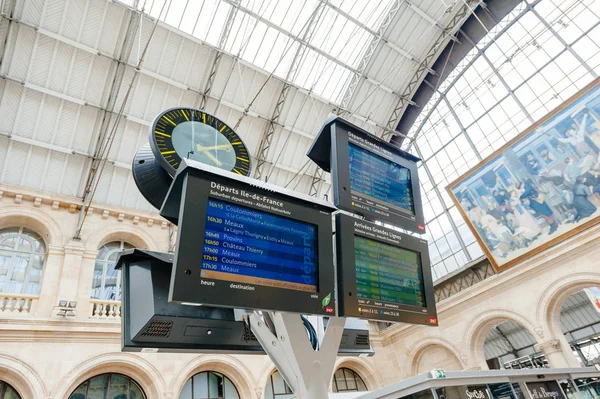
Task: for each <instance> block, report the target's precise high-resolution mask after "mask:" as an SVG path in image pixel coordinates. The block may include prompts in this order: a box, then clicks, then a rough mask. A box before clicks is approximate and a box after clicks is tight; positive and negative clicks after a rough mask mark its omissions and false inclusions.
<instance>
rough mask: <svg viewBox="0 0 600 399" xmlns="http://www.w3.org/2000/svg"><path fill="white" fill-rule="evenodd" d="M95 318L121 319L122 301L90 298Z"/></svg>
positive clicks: (92, 314)
mask: <svg viewBox="0 0 600 399" xmlns="http://www.w3.org/2000/svg"><path fill="white" fill-rule="evenodd" d="M90 304H91V305H92V306H91V315H90V317H91V318H93V319H118V320H120V319H121V301H109V300H102V299H90Z"/></svg>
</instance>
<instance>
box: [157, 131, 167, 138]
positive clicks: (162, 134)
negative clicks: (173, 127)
mask: <svg viewBox="0 0 600 399" xmlns="http://www.w3.org/2000/svg"><path fill="white" fill-rule="evenodd" d="M154 134H158V135H159V136H164V137H169V138H171V135H169V134H165V133H161V132H157V131H156V130H155V131H154Z"/></svg>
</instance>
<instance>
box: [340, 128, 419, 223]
mask: <svg viewBox="0 0 600 399" xmlns="http://www.w3.org/2000/svg"><path fill="white" fill-rule="evenodd" d="M330 129H331V132H330V134H331V179H332V191H333V203H334V205H335V206H337V207H338V208H339V209H342V210H344V211H348V212H352V213H354V214H357V215H360V216H363V217H364V218H365V219H367V220H370V221H376V220H377V221H381V222H385V223H389V224H392V225H394V226H398V227H400V228H403V229H405V230H409V231H412V232H415V233H418V234H424V233H425V218H424V216H423V204H422V202H421V190H420V187H419V174H418V170H417V164H416V162H414V161H412V160H410V159H408V158H406V157H404V156H402V154H401V151H399V150H398V149H397V148H396V147H394V146H392V145H391V144H389V143H387V142H384V141H383V140H381V139H379V138H378V137H376V136H373V135H371V134H369V133H367V132H364V131H363V130H359V129H358V128H354V127H353V126H352V125H349V124H344V123H340V121H335V122H334V123H332V124H331V125H330ZM349 144H353V145H355V146H357V147H359V148H360V149H362V150H364V151H366V152H369V153H371V154H373V155H376V156H379V157H381V158H383V159H385V160H387V161H389V162H391V163H394V164H396V165H399V166H402V167H404V168H406V169H408V170H409V171H410V180H411V189H412V194H413V205H414V210H415V212H414V215H411V214H410V212H404V211H401V210H399V209H395V208H399V207H396V206H395V205H391V204H389V203H387V202H384V201H381V200H377V199H374V198H369V199H368V201H372V202H373V203H374V204H375V205H377V206H378V209H379V210H380V212H382V213H377V212H373V211H372V210H370V209H365V208H364V207H359V206H356V205H355V203H356V202H359V201H353V196H355V197H357V198H361V199H362V201H363V203H364V202H366V201H367V199H366V198H365V197H364V195H363V194H361V193H358V192H353V191H352V189H351V186H350V160H349ZM367 208H368V207H367Z"/></svg>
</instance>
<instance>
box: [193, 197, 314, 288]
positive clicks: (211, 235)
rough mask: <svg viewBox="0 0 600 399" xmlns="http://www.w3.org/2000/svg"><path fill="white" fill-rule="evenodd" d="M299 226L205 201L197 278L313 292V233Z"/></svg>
mask: <svg viewBox="0 0 600 399" xmlns="http://www.w3.org/2000/svg"><path fill="white" fill-rule="evenodd" d="M316 230H317V229H316V227H315V226H314V225H312V224H309V223H302V222H298V221H295V220H291V219H287V218H285V217H280V216H276V215H273V214H271V213H265V212H261V211H257V210H254V209H250V208H246V207H242V206H238V205H234V204H230V203H228V202H223V201H218V200H215V199H210V198H209V199H208V206H207V210H206V226H205V230H204V247H203V250H202V253H203V256H202V267H201V269H202V270H201V276H202V277H205V278H209V279H214V280H224V281H231V282H236V283H242V284H253V285H262V286H268V287H273V288H285V289H289V290H296V291H304V292H317V266H318V265H317V249H316V248H317V247H316V246H317V231H316Z"/></svg>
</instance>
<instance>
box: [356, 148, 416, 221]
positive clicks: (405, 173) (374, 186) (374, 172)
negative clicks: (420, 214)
mask: <svg viewBox="0 0 600 399" xmlns="http://www.w3.org/2000/svg"><path fill="white" fill-rule="evenodd" d="M348 146H349V153H348V156H349V161H350V188H351V190H352V193H353V200H354V201H355V202H360V203H363V202H364V203H365V204H367V205H368V204H369V200H370V201H374V202H382V203H385V205H387V206H392V207H395V208H397V209H398V210H400V211H403V212H406V213H409V214H411V215H414V214H415V204H414V198H413V192H412V182H411V172H410V170H409V169H408V168H405V167H403V166H401V165H398V164H395V163H393V162H391V161H389V160H387V159H384V158H382V157H380V156H378V155H376V154H373V153H372V152H370V151H367V150H365V149H363V148H361V147H359V146H357V145H354V144H352V143H349V144H348ZM355 194H358V196H356V195H355ZM361 197H362V198H361ZM354 205H356V204H354ZM373 210H374V209H373Z"/></svg>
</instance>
